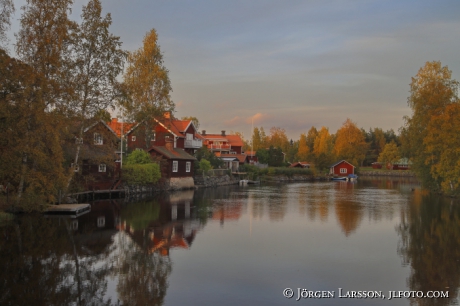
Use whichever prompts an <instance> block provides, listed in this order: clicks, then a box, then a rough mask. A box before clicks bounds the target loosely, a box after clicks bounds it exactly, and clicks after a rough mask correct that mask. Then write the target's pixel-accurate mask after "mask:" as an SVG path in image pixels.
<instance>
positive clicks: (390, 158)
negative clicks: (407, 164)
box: [378, 141, 401, 170]
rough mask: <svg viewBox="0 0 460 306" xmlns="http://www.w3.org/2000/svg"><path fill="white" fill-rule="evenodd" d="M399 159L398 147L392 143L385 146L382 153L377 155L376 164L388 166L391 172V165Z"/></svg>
mask: <svg viewBox="0 0 460 306" xmlns="http://www.w3.org/2000/svg"><path fill="white" fill-rule="evenodd" d="M400 158H401V156H400V154H399V149H398V146H397V145H396V143H394V142H393V141H392V142H390V143H387V144H386V145H385V147H384V148H383V151H382V152H381V153H380V155H379V158H378V162H379V163H382V164H383V165H384V166H385V165H388V164H390V165H391V170H393V164H394V163H395V162H397V161H398V160H399V159H400Z"/></svg>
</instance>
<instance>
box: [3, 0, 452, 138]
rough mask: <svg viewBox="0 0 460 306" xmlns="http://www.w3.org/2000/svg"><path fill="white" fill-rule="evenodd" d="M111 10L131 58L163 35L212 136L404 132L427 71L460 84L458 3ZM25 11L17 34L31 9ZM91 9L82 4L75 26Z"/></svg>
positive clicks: (183, 86)
mask: <svg viewBox="0 0 460 306" xmlns="http://www.w3.org/2000/svg"><path fill="white" fill-rule="evenodd" d="M101 2H102V6H103V10H104V13H111V15H112V19H113V23H112V26H111V32H112V33H113V34H114V35H118V36H120V38H121V41H122V42H123V48H124V49H126V50H129V51H133V50H136V49H138V48H140V47H141V45H142V40H143V37H144V35H145V34H146V33H147V32H148V31H149V30H150V29H152V28H154V29H155V30H156V31H157V33H158V36H159V39H158V43H159V45H160V48H161V51H162V53H163V58H164V64H165V66H166V68H167V69H168V70H169V77H170V80H171V84H172V88H173V92H172V93H171V97H172V99H173V101H174V102H175V105H176V112H175V116H176V117H178V118H181V117H183V116H194V117H197V118H198V119H199V121H200V128H199V129H200V130H206V132H207V133H220V132H221V131H222V130H225V131H227V133H229V132H231V131H233V132H236V131H238V132H241V133H243V135H244V137H245V138H246V139H248V138H250V137H251V127H252V124H254V126H257V127H263V128H264V129H265V131H266V132H267V133H268V132H269V130H270V128H271V127H280V128H283V129H285V131H286V134H287V136H288V138H290V139H293V140H298V139H299V137H300V134H301V133H306V132H307V131H308V130H309V129H310V128H311V127H312V126H315V127H316V128H317V129H318V130H319V129H320V128H321V127H322V126H325V127H328V128H329V131H330V132H331V133H335V132H336V131H337V129H339V128H340V127H341V126H342V124H343V123H344V122H345V120H346V119H347V118H350V119H351V120H353V121H354V122H355V123H356V124H357V126H358V127H360V128H364V129H365V130H369V128H376V127H379V128H383V129H384V130H388V129H393V130H395V131H396V132H397V130H398V129H399V128H400V127H401V126H402V125H403V124H404V120H403V116H405V115H410V114H411V110H410V108H409V107H408V106H407V97H408V96H409V89H410V88H409V84H410V82H411V77H414V76H415V75H416V74H417V72H418V70H419V69H420V68H421V67H422V66H424V64H425V62H427V61H434V60H436V61H441V63H442V65H443V66H445V65H447V66H448V67H449V69H450V70H452V77H453V78H454V79H457V80H460V56H459V54H460V53H459V50H460V18H459V16H460V1H458V0H431V1H428V0H415V1H412V0H396V1H395V0H385V1H382V0H348V1H345V0H318V1H308V0H303V1H297V0H290V1H279V0H278V1H275V0H263V1H262V0H244V1H240V0H233V1H221V0H212V1H201V0H195V1H191V0H177V1H174V0H131V1H126V0H124V1H122V0H102V1H101ZM14 3H15V6H16V13H15V16H14V20H13V25H12V28H11V33H13V32H17V31H18V29H19V25H18V24H19V22H18V19H19V18H20V14H21V10H20V7H21V6H22V5H23V4H24V3H25V1H24V0H15V1H14ZM85 3H86V1H83V0H77V1H75V4H74V9H73V13H72V16H71V18H72V19H74V20H78V18H79V14H80V12H81V7H82V5H83V4H85ZM10 37H11V39H10V40H11V41H10V45H13V44H14V40H15V39H14V35H13V34H11V35H10ZM13 55H14V54H13Z"/></svg>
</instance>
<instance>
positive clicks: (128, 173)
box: [122, 152, 161, 186]
mask: <svg viewBox="0 0 460 306" xmlns="http://www.w3.org/2000/svg"><path fill="white" fill-rule="evenodd" d="M133 153H134V152H133ZM160 178H161V171H160V166H159V165H158V164H154V163H150V164H137V165H125V166H124V167H123V169H122V180H123V182H125V183H126V184H128V186H133V185H147V184H155V183H156V182H158V180H159V179H160Z"/></svg>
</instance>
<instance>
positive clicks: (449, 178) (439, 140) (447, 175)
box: [423, 102, 460, 194]
mask: <svg viewBox="0 0 460 306" xmlns="http://www.w3.org/2000/svg"><path fill="white" fill-rule="evenodd" d="M459 135H460V104H459V103H458V102H457V103H451V104H449V105H447V106H446V107H445V108H444V110H443V111H442V112H441V113H440V114H439V115H435V116H433V117H432V118H431V120H430V123H429V124H428V131H427V135H426V137H425V138H424V141H423V144H424V145H425V146H426V153H427V155H428V157H427V159H426V160H425V164H426V165H430V166H431V167H430V173H431V176H432V177H433V179H434V180H435V181H436V182H437V183H438V184H439V185H440V187H441V189H442V190H443V191H444V192H445V193H450V194H451V193H455V192H456V191H457V192H458V190H460V163H459V154H460V136H459Z"/></svg>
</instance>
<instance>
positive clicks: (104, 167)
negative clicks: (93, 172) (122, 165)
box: [99, 164, 107, 172]
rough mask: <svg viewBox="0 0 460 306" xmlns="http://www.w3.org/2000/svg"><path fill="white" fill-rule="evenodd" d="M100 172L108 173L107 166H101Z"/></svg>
mask: <svg viewBox="0 0 460 306" xmlns="http://www.w3.org/2000/svg"><path fill="white" fill-rule="evenodd" d="M99 172H107V165H106V164H99Z"/></svg>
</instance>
